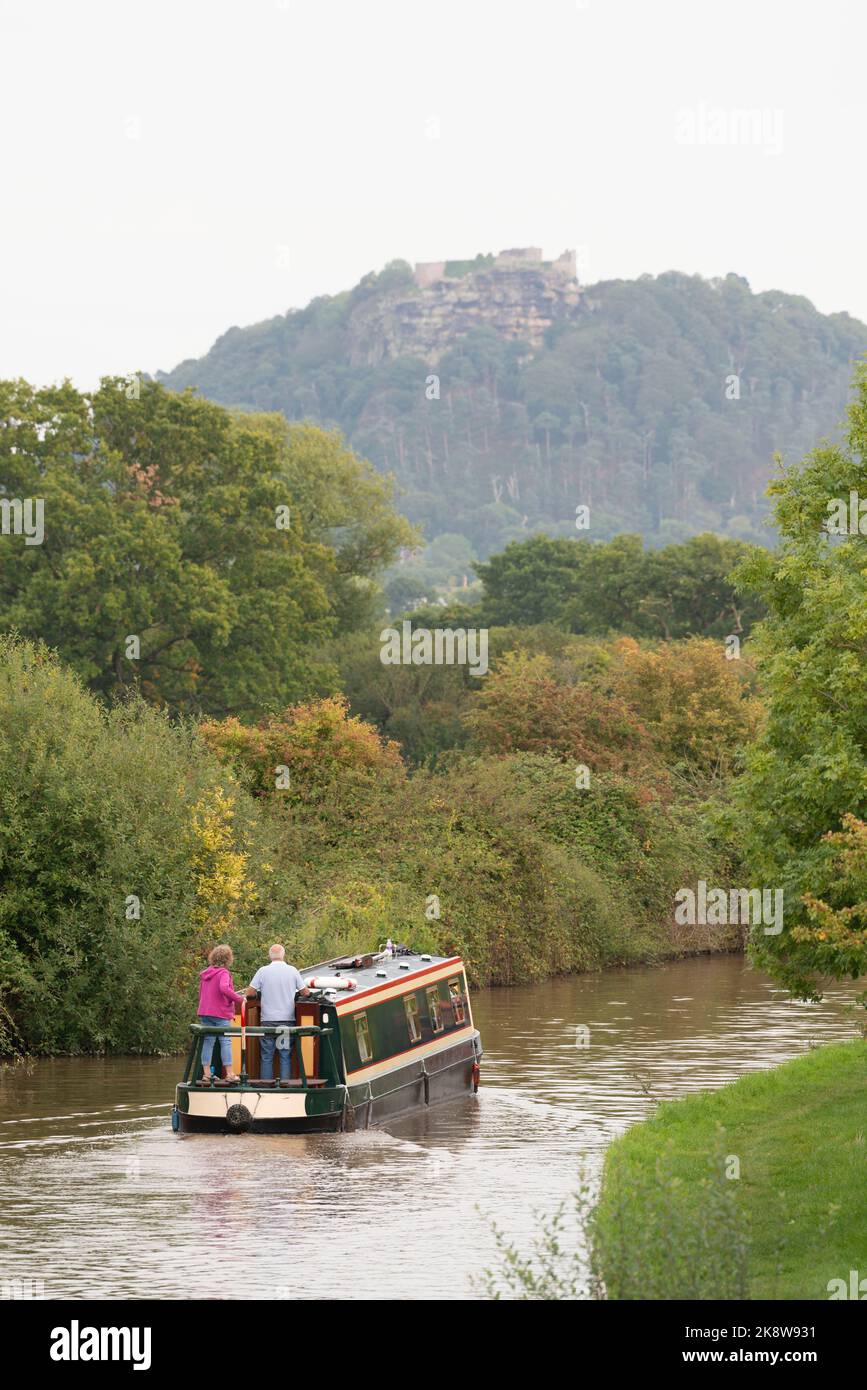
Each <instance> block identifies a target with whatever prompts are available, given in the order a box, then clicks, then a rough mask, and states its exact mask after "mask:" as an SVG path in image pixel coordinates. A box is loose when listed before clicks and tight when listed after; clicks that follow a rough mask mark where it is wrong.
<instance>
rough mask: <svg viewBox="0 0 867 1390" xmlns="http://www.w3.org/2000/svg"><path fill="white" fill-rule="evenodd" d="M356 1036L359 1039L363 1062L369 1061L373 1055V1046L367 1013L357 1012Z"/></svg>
mask: <svg viewBox="0 0 867 1390" xmlns="http://www.w3.org/2000/svg"><path fill="white" fill-rule="evenodd" d="M355 1037H356V1039H357V1041H358V1055H359V1057H360V1058H361V1060H362V1062H369V1061H370V1059H371V1057H372V1056H373V1048H372V1047H371V1045H370V1029H369V1028H368V1026H367V1014H356V1016H355Z"/></svg>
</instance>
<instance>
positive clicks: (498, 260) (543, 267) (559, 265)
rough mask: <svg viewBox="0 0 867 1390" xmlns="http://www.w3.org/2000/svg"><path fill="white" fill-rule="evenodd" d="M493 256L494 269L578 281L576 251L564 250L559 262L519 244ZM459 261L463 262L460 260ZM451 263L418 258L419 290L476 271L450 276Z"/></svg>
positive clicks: (558, 258) (417, 282)
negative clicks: (538, 272)
mask: <svg viewBox="0 0 867 1390" xmlns="http://www.w3.org/2000/svg"><path fill="white" fill-rule="evenodd" d="M491 259H492V262H493V264H492V265H491V269H492V270H537V271H540V272H541V273H542V274H544V275H548V276H553V277H554V278H556V279H564V280H577V278H578V273H577V270H576V265H575V252H574V251H564V252H563V254H562V256H558V257H557V259H556V261H543V260H542V248H541V247H540V246H517V247H512V248H511V249H510V250H508V251H500V252H499V254H498V255H497V256H494V257H492V258H491ZM458 264H461V263H460V262H458ZM449 265H450V262H449V261H418V262H417V263H416V267H415V271H414V274H413V279H414V280H415V283H416V284H417V285H418V287H419V289H427V288H428V287H429V286H430V285H436V284H439V283H440V281H442V280H448V279H459V280H460V279H464V278H465V276H466V275H471V274H472V273H473V272H472V270H469V271H465V272H464V273H463V274H462V275H461V274H458V275H454V274H452V275H449V272H448V266H449Z"/></svg>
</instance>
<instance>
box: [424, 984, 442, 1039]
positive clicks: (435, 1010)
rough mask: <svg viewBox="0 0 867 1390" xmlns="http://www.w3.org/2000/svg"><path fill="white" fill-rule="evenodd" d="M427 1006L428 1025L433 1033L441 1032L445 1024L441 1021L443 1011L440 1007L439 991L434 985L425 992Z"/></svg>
mask: <svg viewBox="0 0 867 1390" xmlns="http://www.w3.org/2000/svg"><path fill="white" fill-rule="evenodd" d="M427 1006H428V1012H429V1013H430V1026H431V1028H432V1029H433V1031H434V1032H435V1033H441V1032H442V1031H443V1028H444V1027H445V1024H444V1023H443V1011H442V1009H441V1008H440V992H439V990H438V989H437V988H436V987H434V988H433V989H429V990H428V992H427Z"/></svg>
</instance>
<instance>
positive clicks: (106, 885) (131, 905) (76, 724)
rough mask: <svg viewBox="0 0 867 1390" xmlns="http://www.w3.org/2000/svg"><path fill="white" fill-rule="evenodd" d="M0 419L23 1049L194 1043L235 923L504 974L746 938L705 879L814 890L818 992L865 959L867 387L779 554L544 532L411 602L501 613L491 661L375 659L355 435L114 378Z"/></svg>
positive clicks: (2, 797)
mask: <svg viewBox="0 0 867 1390" xmlns="http://www.w3.org/2000/svg"><path fill="white" fill-rule="evenodd" d="M0 417H2V419H3V421H4V424H3V428H2V430H0V470H2V475H0V476H2V479H3V488H4V495H8V496H12V497H22V496H31V497H33V496H37V497H42V498H44V500H45V537H44V542H43V544H41V545H33V546H27V545H26V544H25V543H24V538H23V536H22V535H20V534H15V533H14V531H10V532H8V533H5V534H3V535H2V537H0V630H2V631H3V632H5V633H6V635H5V636H3V638H2V644H0V751H2V758H3V765H4V768H5V769H6V770H7V775H6V776H5V777H4V779H3V785H2V789H0V1049H2V1050H3V1051H5V1052H8V1053H14V1052H20V1051H23V1050H31V1051H42V1052H55V1051H72V1052H76V1051H93V1050H103V1049H104V1050H129V1051H160V1050H169V1049H173V1048H175V1047H176V1046H178V1045H179V1043H180V1042H181V1040H182V1038H183V1034H184V1027H185V1023H186V1022H187V1020H188V1018H189V1015H190V1012H191V1009H192V1008H193V1007H194V986H195V977H196V973H197V971H198V969H199V968H200V965H201V962H202V958H203V955H204V953H205V951H206V950H207V948H208V947H209V946H210V945H212V944H213V942H214V941H215V939H227V940H229V941H230V942H231V943H232V945H233V947H234V948H235V951H236V957H237V961H238V972H239V974H241V975H244V974H245V973H246V972H247V971H249V970H251V969H252V968H253V966H254V965H255V964H256V963H258V962H259V961H260V960H261V955H262V951H263V950H264V949H265V947H266V946H267V945H268V944H269V942H270V940H272V939H273V938H275V937H280V938H282V939H284V940H285V941H286V943H287V946H288V948H289V951H290V953H291V954H292V955H293V956H294V957H295V958H297V959H299V960H304V961H307V960H310V959H312V958H322V957H324V956H327V955H329V954H331V953H333V952H336V951H339V950H343V949H350V948H351V949H359V948H369V947H374V946H377V945H378V944H379V943H380V942H381V941H382V940H384V939H385V938H386V937H387V936H391V937H393V938H397V939H400V940H406V941H410V942H412V943H413V944H415V945H416V946H418V947H422V948H428V949H439V950H442V951H453V950H454V951H461V952H462V953H463V954H464V956H465V958H466V960H467V963H468V968H469V971H470V975H471V977H472V979H473V980H474V981H475V982H476V983H477V984H487V983H511V982H515V981H520V980H526V979H530V978H539V977H542V976H544V975H546V974H550V973H554V972H566V971H573V970H581V969H588V968H598V967H600V966H604V965H608V964H615V963H624V962H636V961H647V960H654V959H658V958H661V957H663V956H666V955H670V954H676V953H679V952H685V951H686V952H689V951H697V950H705V949H727V948H731V947H735V946H737V945H739V944H740V943H741V940H742V936H741V932H740V929H738V928H734V929H732V928H729V927H713V926H710V927H707V928H682V927H681V928H679V927H676V926H675V925H674V918H673V906H674V894H675V892H676V891H677V889H678V888H679V887H681V886H683V885H688V884H692V883H695V881H696V880H697V879H698V878H704V879H706V880H707V881H708V882H717V883H723V884H727V883H740V884H747V883H752V882H759V883H764V884H772V885H784V886H785V891H786V903H787V917H786V922H787V926H786V930H785V932H784V933H783V934H782V935H781V936H779V937H776V938H769V937H760V938H758V939H757V941H756V949H757V952H758V954H759V958H760V959H761V960H762V961H763V963H765V964H767V965H769V966H770V967H771V968H772V969H774V970H775V971H776V972H778V973H779V974H780V975H781V977H782V978H784V979H785V980H786V981H787V982H788V983H789V984H790V985H791V986H792V987H793V988H794V989H797V990H798V991H800V992H801V993H805V992H806V993H809V992H811V991H814V990H815V989H817V988H819V987H820V985H821V981H822V979H824V978H827V977H828V976H829V975H830V976H835V975H836V976H847V975H848V976H854V977H858V976H859V975H861V974H862V973H863V972H864V969H865V966H867V953H865V945H864V943H865V939H867V937H865V923H867V877H865V867H864V865H865V862H867V852H865V844H867V827H865V820H864V817H867V770H865V769H867V744H865V737H864V729H865V728H867V717H865V711H864V709H863V708H862V706H863V704H864V698H865V697H864V690H865V689H867V681H865V664H867V659H865V651H864V613H865V611H867V605H865V597H867V595H865V573H867V571H865V567H864V563H863V553H862V547H863V544H864V541H863V538H862V537H861V536H860V535H854V536H851V537H846V538H834V539H831V538H830V537H829V535H828V532H827V529H826V526H825V518H826V516H827V502H828V498H829V497H831V496H836V495H842V496H847V495H848V491H849V489H850V488H857V489H860V490H861V492H862V494H867V426H865V421H867V377H865V376H864V374H863V373H862V374H861V375H860V376H859V380H858V383H857V394H856V398H855V403H854V404H853V406H852V409H851V412H850V421H849V429H848V438H847V439H846V440H845V441H844V442H843V443H842V444H841V445H839V446H837V445H829V446H827V447H823V448H821V449H819V450H817V451H815V452H813V453H811V454H809V455H808V456H807V458H806V459H805V460H804V461H802V462H800V463H797V464H793V465H791V466H790V467H789V468H788V469H787V470H786V472H785V473H784V474H783V475H782V476H781V477H780V479H779V480H778V481H777V482H776V483H775V484H774V487H773V498H772V500H773V504H774V507H775V516H776V524H777V528H778V532H779V535H780V538H781V540H780V545H779V547H778V549H777V550H775V551H770V550H767V549H763V548H761V547H753V546H749V545H745V544H743V543H738V542H733V541H731V540H720V539H719V538H717V537H714V536H712V535H703V536H699V537H696V538H694V539H693V540H691V541H689V542H687V543H685V544H683V545H673V546H670V547H668V548H665V549H663V550H645V549H644V548H643V546H642V543H641V540H640V538H637V537H635V536H629V535H626V536H619V537H616V538H614V539H613V540H612V541H611V542H608V543H606V542H590V541H587V540H578V539H574V540H565V539H563V538H559V539H558V538H548V539H545V538H543V537H531V538H528V539H525V540H524V541H522V542H520V543H518V544H512V545H510V546H508V547H507V548H506V549H505V550H504V551H503V552H502V553H500V554H496V555H494V556H492V557H491V559H490V560H489V561H488V563H487V564H486V565H483V566H480V575H481V584H482V592H481V595H480V598H479V602H478V603H477V604H475V605H474V606H473V607H468V608H464V607H462V606H461V605H458V604H455V605H453V606H452V608H451V609H449V608H448V607H446V608H443V607H441V606H439V605H438V606H437V607H436V608H434V609H421V610H419V611H416V612H415V613H413V614H411V615H410V617H409V621H410V622H411V624H413V625H415V626H422V627H424V626H432V625H434V624H437V623H439V624H447V623H451V622H455V623H459V622H463V621H464V620H468V619H469V618H472V619H473V621H476V622H478V621H479V620H481V621H483V622H484V623H485V624H486V625H487V627H488V629H489V639H490V665H491V669H490V673H489V674H488V675H486V676H485V677H484V678H475V677H473V676H472V675H471V674H470V673H469V672H468V670H467V668H466V667H458V666H436V665H398V666H386V665H383V663H382V662H381V660H380V648H381V638H380V633H381V629H382V625H383V621H384V618H383V611H384V609H383V600H384V595H383V593H382V591H381V588H380V587H379V584H378V576H380V575H381V574H382V573H383V572H384V571H385V569H386V568H387V566H388V565H389V564H390V563H391V562H392V560H393V558H394V556H395V554H396V553H397V552H398V550H399V548H400V546H401V545H403V544H404V543H405V542H406V540H407V537H408V536H411V528H410V527H409V524H408V522H407V521H405V520H404V519H403V518H402V517H401V516H400V514H399V513H398V512H397V511H396V510H395V509H394V505H393V500H392V498H391V495H390V490H389V486H388V484H387V483H386V482H385V481H384V480H383V479H382V478H381V477H380V476H379V475H378V474H376V472H375V471H374V470H372V469H371V468H370V467H369V465H367V464H365V463H364V462H362V461H361V460H359V459H358V458H357V457H356V456H355V455H354V454H353V452H352V451H351V450H350V449H349V448H348V447H347V445H346V444H345V442H344V441H343V440H342V439H341V438H340V437H338V436H337V435H335V434H333V433H327V432H323V431H321V430H319V429H317V428H316V427H315V426H311V425H303V426H291V425H289V424H287V422H286V421H285V420H283V419H282V418H281V417H279V416H267V415H264V416H263V415H251V414H249V413H241V414H232V413H230V412H228V411H226V410H224V409H222V408H221V407H220V406H217V405H215V404H212V403H210V402H207V401H203V400H200V399H196V398H195V397H193V396H190V395H175V394H172V393H170V392H168V391H166V390H165V389H163V388H162V387H160V386H158V385H154V384H143V386H142V390H141V393H140V395H136V394H134V393H133V394H130V392H129V390H128V387H127V385H126V384H125V383H124V382H123V381H117V380H107V381H106V382H104V383H103V385H102V387H101V389H100V390H99V391H98V392H97V393H95V394H94V395H93V396H86V395H82V394H80V393H78V392H76V391H75V390H74V389H73V388H72V387H71V386H69V385H66V386H63V387H58V388H49V389H46V390H41V391H39V390H34V389H32V388H30V387H28V386H27V385H26V384H25V383H23V382H14V383H12V382H7V383H0ZM287 518H288V524H284V523H286V522H287ZM732 636H738V639H739V642H740V643H741V647H740V650H739V651H737V653H736V655H737V659H732V660H730V659H728V657H729V656H731V654H732V653H731V643H730V641H727V640H725V639H730V638H731V637H732ZM131 638H135V639H136V642H135V643H131V641H130V639H131Z"/></svg>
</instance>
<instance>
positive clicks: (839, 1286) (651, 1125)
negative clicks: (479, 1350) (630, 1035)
mask: <svg viewBox="0 0 867 1390" xmlns="http://www.w3.org/2000/svg"><path fill="white" fill-rule="evenodd" d="M865 1083H867V1042H865V1041H863V1040H855V1041H851V1042H844V1043H834V1044H831V1045H828V1046H824V1047H819V1048H816V1049H815V1050H814V1051H811V1052H809V1053H807V1054H806V1055H805V1056H803V1057H798V1058H796V1059H795V1060H794V1061H791V1062H787V1063H785V1064H784V1065H782V1066H778V1067H774V1068H772V1069H771V1070H769V1071H763V1072H754V1073H751V1074H750V1075H748V1076H743V1077H741V1078H740V1079H739V1080H737V1081H735V1082H732V1083H731V1084H729V1085H727V1086H724V1087H723V1088H722V1089H720V1090H718V1091H712V1092H701V1093H699V1094H696V1095H691V1096H686V1097H684V1098H683V1099H681V1100H676V1101H671V1102H667V1103H664V1104H662V1105H660V1107H659V1109H658V1110H657V1111H656V1113H655V1114H654V1115H653V1116H652V1117H651V1118H650V1119H648V1120H646V1121H643V1122H642V1123H639V1124H637V1125H635V1126H633V1128H631V1129H630V1130H628V1131H627V1133H626V1134H624V1135H623V1136H622V1137H621V1138H619V1139H617V1140H615V1142H614V1143H613V1144H612V1145H611V1147H610V1149H609V1150H608V1153H607V1155H606V1159H605V1165H604V1171H603V1183H602V1192H601V1197H600V1201H599V1205H598V1207H597V1209H596V1212H595V1214H594V1218H593V1231H594V1257H595V1265H596V1269H597V1273H598V1275H599V1277H600V1278H601V1279H602V1280H603V1281H604V1286H605V1289H606V1292H607V1296H608V1298H612V1299H697V1298H698V1299H714V1298H728V1299H732V1298H751V1299H761V1298H770V1299H797V1298H801V1299H832V1298H837V1299H852V1298H861V1299H863V1298H867V1182H865V1176H867V1173H865V1168H867V1084H865Z"/></svg>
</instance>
